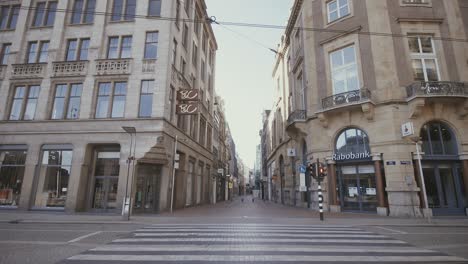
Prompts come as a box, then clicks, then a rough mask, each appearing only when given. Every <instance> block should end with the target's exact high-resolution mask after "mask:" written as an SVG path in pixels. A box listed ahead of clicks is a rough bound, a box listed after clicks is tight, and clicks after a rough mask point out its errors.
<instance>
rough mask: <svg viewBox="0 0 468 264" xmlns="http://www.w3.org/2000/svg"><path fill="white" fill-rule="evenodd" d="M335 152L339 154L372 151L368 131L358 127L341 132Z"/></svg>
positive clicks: (359, 156)
mask: <svg viewBox="0 0 468 264" xmlns="http://www.w3.org/2000/svg"><path fill="white" fill-rule="evenodd" d="M335 153H336V154H337V155H338V154H343V155H347V154H351V153H353V154H355V155H356V154H362V153H370V146H369V137H368V136H367V134H366V132H364V131H362V130H360V129H357V128H349V129H346V130H344V131H343V132H341V133H340V135H339V136H338V137H337V140H336V145H335ZM356 156H358V158H362V157H361V156H365V158H369V157H367V155H356Z"/></svg>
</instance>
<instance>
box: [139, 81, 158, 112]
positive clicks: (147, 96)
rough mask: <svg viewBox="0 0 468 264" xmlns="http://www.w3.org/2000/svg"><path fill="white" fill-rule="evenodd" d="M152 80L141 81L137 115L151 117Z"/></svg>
mask: <svg viewBox="0 0 468 264" xmlns="http://www.w3.org/2000/svg"><path fill="white" fill-rule="evenodd" d="M153 89H154V80H146V81H142V82H141V92H140V113H139V115H138V116H139V117H151V113H152V110H153Z"/></svg>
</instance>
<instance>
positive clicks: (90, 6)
mask: <svg viewBox="0 0 468 264" xmlns="http://www.w3.org/2000/svg"><path fill="white" fill-rule="evenodd" d="M95 8H96V0H88V2H87V4H86V9H85V13H84V19H83V22H84V23H93V22H94V9H95Z"/></svg>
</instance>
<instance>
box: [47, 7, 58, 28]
mask: <svg viewBox="0 0 468 264" xmlns="http://www.w3.org/2000/svg"><path fill="white" fill-rule="evenodd" d="M56 12H57V2H50V3H49V8H48V10H47V19H46V22H45V25H46V26H53V25H54V22H55V14H56Z"/></svg>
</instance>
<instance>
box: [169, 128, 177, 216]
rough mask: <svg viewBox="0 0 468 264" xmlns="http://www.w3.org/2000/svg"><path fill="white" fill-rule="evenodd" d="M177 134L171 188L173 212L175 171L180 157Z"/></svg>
mask: <svg viewBox="0 0 468 264" xmlns="http://www.w3.org/2000/svg"><path fill="white" fill-rule="evenodd" d="M177 139H178V138H177V135H176V136H175V141H174V153H173V155H174V160H173V163H172V188H171V210H170V211H171V213H172V210H173V207H174V184H175V173H176V169H178V168H179V159H178V155H177V142H178V140H177Z"/></svg>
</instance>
